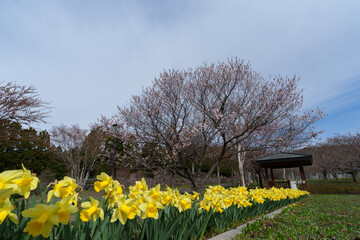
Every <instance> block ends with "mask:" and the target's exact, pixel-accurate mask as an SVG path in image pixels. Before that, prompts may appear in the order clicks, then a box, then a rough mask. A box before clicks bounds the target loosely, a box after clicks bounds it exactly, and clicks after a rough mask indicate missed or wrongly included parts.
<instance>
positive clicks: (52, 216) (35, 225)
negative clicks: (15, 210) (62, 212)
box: [22, 204, 60, 238]
mask: <svg viewBox="0 0 360 240" xmlns="http://www.w3.org/2000/svg"><path fill="white" fill-rule="evenodd" d="M59 209H60V207H58V206H55V205H50V206H47V205H45V204H36V205H35V207H33V208H30V209H27V210H24V211H23V212H22V215H23V216H24V217H31V218H32V219H31V220H30V221H29V222H28V223H27V224H26V227H25V229H24V231H25V232H28V233H29V234H30V235H31V236H33V237H35V236H38V235H40V234H41V235H43V237H45V238H47V237H49V236H50V233H51V231H52V229H53V227H54V225H56V226H59V217H58V216H57V212H58V210H59Z"/></svg>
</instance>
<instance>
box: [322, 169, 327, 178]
mask: <svg viewBox="0 0 360 240" xmlns="http://www.w3.org/2000/svg"><path fill="white" fill-rule="evenodd" d="M323 175H324V180H328V171H327V170H326V169H324V170H323Z"/></svg>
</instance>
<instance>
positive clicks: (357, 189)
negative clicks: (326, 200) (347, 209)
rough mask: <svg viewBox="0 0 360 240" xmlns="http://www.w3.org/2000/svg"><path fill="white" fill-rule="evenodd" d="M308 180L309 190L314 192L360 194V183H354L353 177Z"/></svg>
mask: <svg viewBox="0 0 360 240" xmlns="http://www.w3.org/2000/svg"><path fill="white" fill-rule="evenodd" d="M306 181H307V184H308V187H309V191H310V192H311V193H313V194H319V193H321V194H324V193H325V194H326V193H327V194H337V193H341V194H360V183H354V182H353V181H352V179H351V178H341V179H339V180H336V179H328V180H323V179H309V180H306Z"/></svg>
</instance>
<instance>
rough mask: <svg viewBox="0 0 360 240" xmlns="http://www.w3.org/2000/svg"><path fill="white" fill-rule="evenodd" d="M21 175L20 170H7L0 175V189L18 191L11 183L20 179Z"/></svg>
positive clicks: (14, 184)
mask: <svg viewBox="0 0 360 240" xmlns="http://www.w3.org/2000/svg"><path fill="white" fill-rule="evenodd" d="M22 175H23V171H22V170H9V171H4V172H2V173H0V189H7V188H11V189H13V191H14V192H16V191H17V190H18V186H17V185H16V183H14V182H13V181H14V180H15V179H17V178H21V176H22Z"/></svg>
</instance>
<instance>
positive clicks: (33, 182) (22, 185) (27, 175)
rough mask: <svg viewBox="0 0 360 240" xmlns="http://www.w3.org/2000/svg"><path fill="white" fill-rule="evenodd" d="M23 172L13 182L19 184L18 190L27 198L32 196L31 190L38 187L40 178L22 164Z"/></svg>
mask: <svg viewBox="0 0 360 240" xmlns="http://www.w3.org/2000/svg"><path fill="white" fill-rule="evenodd" d="M22 168H23V169H22V171H23V174H22V176H21V177H20V178H19V179H16V180H13V181H12V182H13V183H15V184H16V185H17V186H18V190H17V192H18V193H19V194H20V195H23V196H24V197H25V198H28V197H29V196H30V191H31V190H34V189H35V188H37V186H38V183H39V179H38V178H37V177H36V176H34V175H32V174H31V172H30V170H27V169H26V168H25V167H24V165H23V164H22Z"/></svg>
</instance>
